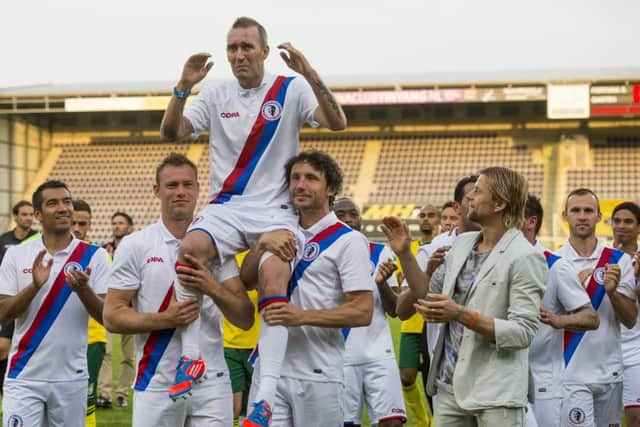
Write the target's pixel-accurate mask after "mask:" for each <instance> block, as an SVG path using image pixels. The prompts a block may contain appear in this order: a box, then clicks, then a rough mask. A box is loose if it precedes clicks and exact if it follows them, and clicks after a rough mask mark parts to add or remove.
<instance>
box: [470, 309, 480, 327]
mask: <svg viewBox="0 0 640 427" xmlns="http://www.w3.org/2000/svg"><path fill="white" fill-rule="evenodd" d="M479 317H480V313H478V312H477V311H474V312H473V314H471V322H469V326H468V328H469V329H473V327H474V326H475V325H476V322H477V321H478V318H479Z"/></svg>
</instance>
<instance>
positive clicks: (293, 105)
mask: <svg viewBox="0 0 640 427" xmlns="http://www.w3.org/2000/svg"><path fill="white" fill-rule="evenodd" d="M317 106H318V102H317V100H316V98H315V96H314V94H313V91H312V90H311V87H310V86H309V85H308V83H307V82H306V80H304V79H303V78H301V77H286V78H285V77H282V76H274V75H270V74H266V75H265V76H264V79H263V81H262V84H261V85H260V86H259V87H257V88H254V89H243V88H242V87H241V86H240V85H239V84H238V82H237V81H236V80H233V81H227V82H224V83H220V84H217V85H215V86H212V87H206V88H204V89H203V90H202V92H200V94H198V96H197V97H196V98H195V99H194V100H193V102H192V103H191V104H189V105H188V106H187V107H186V108H185V111H184V116H185V117H186V118H187V119H188V120H189V121H190V122H191V125H192V126H193V129H194V131H195V134H196V135H197V134H199V133H201V132H203V131H209V162H210V170H211V197H210V200H211V201H214V203H228V202H233V203H247V204H249V205H257V206H260V207H261V208H264V207H265V206H271V207H273V206H275V207H278V206H279V205H281V204H287V203H288V202H289V199H288V195H287V192H286V186H285V180H284V166H285V164H286V162H287V160H289V159H290V158H291V157H293V156H295V155H296V154H298V151H299V146H300V128H301V127H302V126H303V125H304V123H305V122H306V123H309V124H310V125H312V126H314V127H316V126H318V123H317V122H315V121H314V118H313V112H314V111H315V109H316V107H317Z"/></svg>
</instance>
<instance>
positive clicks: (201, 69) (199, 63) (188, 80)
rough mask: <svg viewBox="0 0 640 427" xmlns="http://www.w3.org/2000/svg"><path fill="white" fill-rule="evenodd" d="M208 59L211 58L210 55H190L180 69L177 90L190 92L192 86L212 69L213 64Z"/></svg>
mask: <svg viewBox="0 0 640 427" xmlns="http://www.w3.org/2000/svg"><path fill="white" fill-rule="evenodd" d="M209 58H211V54H210V53H206V52H200V53H196V54H194V55H191V56H190V57H189V59H187V62H185V63H184V66H183V67H182V76H181V77H180V82H179V83H178V90H183V91H184V90H191V88H192V87H193V86H195V85H196V84H198V83H199V82H200V81H201V80H202V79H204V78H205V77H206V76H207V74H208V73H209V70H211V67H213V62H212V61H209Z"/></svg>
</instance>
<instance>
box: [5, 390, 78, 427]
mask: <svg viewBox="0 0 640 427" xmlns="http://www.w3.org/2000/svg"><path fill="white" fill-rule="evenodd" d="M88 388H89V382H88V381H87V380H79V381H56V382H43V381H31V380H20V379H7V380H5V383H4V393H3V396H2V425H3V426H10V427H13V426H39V427H40V426H42V427H58V426H59V427H84V421H85V415H86V411H87V392H88Z"/></svg>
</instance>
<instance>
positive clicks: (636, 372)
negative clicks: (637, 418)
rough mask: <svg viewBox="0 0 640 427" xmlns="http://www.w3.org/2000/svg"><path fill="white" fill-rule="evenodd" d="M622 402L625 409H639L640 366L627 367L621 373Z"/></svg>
mask: <svg viewBox="0 0 640 427" xmlns="http://www.w3.org/2000/svg"><path fill="white" fill-rule="evenodd" d="M623 372H624V373H623V375H622V378H623V382H622V383H623V387H622V402H623V403H624V407H625V408H640V365H634V366H627V367H625V368H624V371H623Z"/></svg>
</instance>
